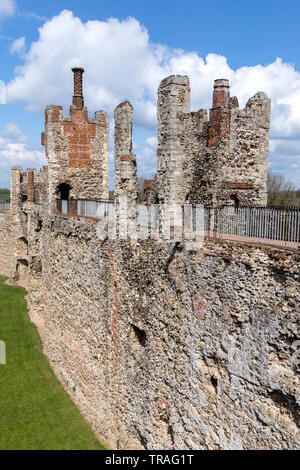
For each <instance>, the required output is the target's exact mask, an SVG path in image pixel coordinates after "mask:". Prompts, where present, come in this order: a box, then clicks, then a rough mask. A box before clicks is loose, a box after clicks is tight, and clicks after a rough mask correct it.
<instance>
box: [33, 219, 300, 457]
mask: <svg viewBox="0 0 300 470" xmlns="http://www.w3.org/2000/svg"><path fill="white" fill-rule="evenodd" d="M41 259H42V269H43V288H44V294H45V308H44V312H45V328H46V332H47V339H46V343H45V346H46V351H47V355H48V357H49V358H50V360H51V362H52V364H54V365H55V368H56V370H58V371H59V372H58V373H59V376H60V378H61V380H62V381H63V382H64V384H65V386H66V388H67V389H68V390H69V393H70V394H71V395H72V396H73V398H74V400H75V401H76V403H77V404H78V405H79V406H80V408H81V410H82V412H83V413H84V415H85V416H86V417H87V419H88V420H89V422H90V423H91V424H92V426H93V427H94V429H95V430H96V431H97V432H98V433H99V434H100V435H102V436H103V437H104V438H105V440H107V441H108V442H109V443H110V444H111V445H112V446H113V447H115V446H116V442H117V440H119V442H120V445H121V447H122V448H149V449H171V448H176V449H180V448H181V449H189V448H194V449H197V448H200V449H263V448H266V449H282V448H285V449H296V448H299V445H300V440H299V439H300V436H299V427H298V426H299V400H300V396H299V382H298V380H299V375H298V373H299V370H298V369H297V365H296V364H295V362H294V361H293V359H292V354H293V350H292V348H291V344H292V343H293V341H294V340H295V339H296V338H297V337H298V335H299V312H298V309H299V292H300V290H299V261H300V260H299V256H298V255H297V254H292V253H288V252H280V251H274V250H271V249H268V248H264V249H262V248H257V247H251V246H245V245H238V244H230V243H225V242H224V243H211V242H206V244H205V246H204V248H203V250H201V251H198V252H196V253H191V252H185V250H183V251H180V250H179V249H176V247H174V245H173V246H167V245H166V244H164V243H159V242H154V241H144V242H133V241H131V242H128V241H115V242H112V241H107V242H105V243H104V244H103V243H101V242H99V241H98V240H97V237H96V224H95V223H93V222H90V223H87V222H86V221H85V222H83V221H79V220H70V219H69V220H67V219H64V218H55V219H47V220H46V221H45V226H44V228H43V247H42V252H41ZM74 387H75V388H74ZM73 389H74V390H75V389H76V391H75V392H74V391H73Z"/></svg>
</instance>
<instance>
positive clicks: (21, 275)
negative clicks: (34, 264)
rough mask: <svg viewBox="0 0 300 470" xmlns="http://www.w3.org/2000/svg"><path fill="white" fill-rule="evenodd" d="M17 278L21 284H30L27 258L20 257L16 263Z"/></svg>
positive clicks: (25, 285)
mask: <svg viewBox="0 0 300 470" xmlns="http://www.w3.org/2000/svg"><path fill="white" fill-rule="evenodd" d="M15 277H16V280H17V281H18V284H20V285H21V286H24V287H27V285H28V261H27V260H26V259H18V261H17V265H16V276H15Z"/></svg>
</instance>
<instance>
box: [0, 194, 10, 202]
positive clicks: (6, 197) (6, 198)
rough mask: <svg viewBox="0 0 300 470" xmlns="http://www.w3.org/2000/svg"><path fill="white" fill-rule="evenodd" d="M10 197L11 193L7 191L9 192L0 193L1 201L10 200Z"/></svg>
mask: <svg viewBox="0 0 300 470" xmlns="http://www.w3.org/2000/svg"><path fill="white" fill-rule="evenodd" d="M9 198H10V194H9V193H7V194H0V202H6V201H9Z"/></svg>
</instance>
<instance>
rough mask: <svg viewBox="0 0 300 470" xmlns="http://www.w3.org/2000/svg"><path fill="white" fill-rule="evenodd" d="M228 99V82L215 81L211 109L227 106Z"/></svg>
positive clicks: (222, 79)
mask: <svg viewBox="0 0 300 470" xmlns="http://www.w3.org/2000/svg"><path fill="white" fill-rule="evenodd" d="M229 97H230V94H229V80H226V79H224V78H221V79H218V80H215V83H214V93H213V105H212V107H213V108H218V107H219V106H222V107H223V106H228V103H229Z"/></svg>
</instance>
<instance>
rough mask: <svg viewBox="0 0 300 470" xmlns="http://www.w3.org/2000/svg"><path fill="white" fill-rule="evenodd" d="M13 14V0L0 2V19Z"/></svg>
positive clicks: (14, 10) (14, 9)
mask: <svg viewBox="0 0 300 470" xmlns="http://www.w3.org/2000/svg"><path fill="white" fill-rule="evenodd" d="M15 13H16V2H15V0H0V18H1V17H5V16H13V15H14V14H15Z"/></svg>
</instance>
